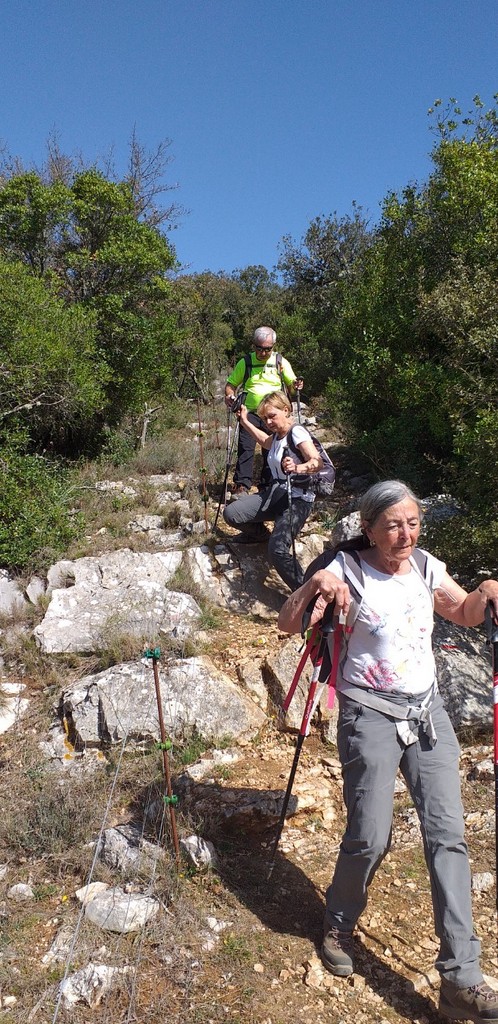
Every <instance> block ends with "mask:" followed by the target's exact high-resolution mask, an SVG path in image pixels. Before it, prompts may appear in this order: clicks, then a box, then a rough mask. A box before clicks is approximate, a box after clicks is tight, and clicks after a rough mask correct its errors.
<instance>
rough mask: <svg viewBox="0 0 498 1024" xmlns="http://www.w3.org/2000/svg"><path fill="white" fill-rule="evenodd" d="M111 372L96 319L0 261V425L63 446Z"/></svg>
mask: <svg viewBox="0 0 498 1024" xmlns="http://www.w3.org/2000/svg"><path fill="white" fill-rule="evenodd" d="M107 379H108V372H107V370H106V366H105V364H104V363H103V361H102V360H101V359H99V357H98V354H97V351H96V339H95V318H94V316H93V315H92V314H91V313H90V312H89V311H86V310H84V309H82V308H81V307H78V306H73V307H69V308H68V307H67V306H66V305H65V304H64V302H63V301H62V300H61V299H58V298H56V296H55V295H54V294H53V293H52V290H51V289H50V288H49V287H47V286H46V285H45V284H44V283H43V282H42V281H41V280H39V279H36V278H34V277H33V276H32V275H31V274H30V273H29V271H28V270H27V269H26V268H25V267H24V266H23V265H22V264H21V263H10V262H8V261H7V260H5V259H2V258H0V421H1V422H2V427H3V429H4V430H5V429H10V428H13V427H15V426H16V424H19V423H22V424H23V425H24V428H25V429H27V430H29V433H30V435H31V437H32V439H33V440H38V441H42V442H45V443H46V444H50V445H51V446H52V448H55V449H57V448H58V449H61V448H64V447H66V448H67V447H68V446H69V445H70V444H71V441H72V439H74V438H75V437H77V436H78V435H79V434H82V433H84V432H85V430H86V429H87V426H88V422H89V421H91V420H92V418H93V417H94V416H95V415H96V414H97V413H99V412H100V410H101V408H102V405H103V401H104V389H105V384H106V380H107Z"/></svg>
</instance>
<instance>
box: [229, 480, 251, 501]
mask: <svg viewBox="0 0 498 1024" xmlns="http://www.w3.org/2000/svg"><path fill="white" fill-rule="evenodd" d="M244 494H249V490H248V488H247V487H244V484H237V486H236V487H233V488H232V491H231V494H230V501H237V498H243V497H244Z"/></svg>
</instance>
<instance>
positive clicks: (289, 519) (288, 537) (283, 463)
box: [223, 391, 323, 590]
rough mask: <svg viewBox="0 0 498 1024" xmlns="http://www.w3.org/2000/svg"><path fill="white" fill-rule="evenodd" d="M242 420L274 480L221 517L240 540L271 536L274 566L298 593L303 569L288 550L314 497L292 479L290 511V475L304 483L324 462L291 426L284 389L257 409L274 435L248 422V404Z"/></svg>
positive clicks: (301, 431) (304, 436)
mask: <svg viewBox="0 0 498 1024" xmlns="http://www.w3.org/2000/svg"><path fill="white" fill-rule="evenodd" d="M239 416H240V422H241V423H242V424H243V425H244V427H245V429H246V430H247V431H248V432H249V433H250V434H252V435H253V437H254V438H255V439H256V441H259V443H260V445H261V447H262V448H265V449H266V450H267V451H268V468H269V470H270V472H271V477H272V482H271V484H270V485H269V486H268V487H266V488H265V489H264V490H262V491H260V492H259V493H258V494H245V495H243V496H242V497H241V498H239V499H238V501H235V502H233V503H232V504H230V505H227V506H226V507H225V510H224V512H223V517H224V519H225V521H226V522H227V523H228V525H229V526H234V527H237V528H238V529H240V530H241V533H242V536H241V537H239V538H237V540H238V541H239V542H240V543H258V542H259V543H260V542H261V541H264V540H266V539H267V538H268V554H269V557H270V562H271V564H272V565H273V566H274V567H275V569H276V570H277V572H278V573H279V575H280V576H281V577H282V579H283V580H284V582H285V583H287V585H288V586H289V587H290V589H291V590H295V589H296V587H299V586H301V583H302V582H303V570H302V568H301V566H300V565H299V563H298V562H297V560H296V559H295V557H293V555H291V554H290V548H291V545H293V543H294V540H295V539H296V537H297V535H298V533H299V531H300V530H301V529H302V527H303V526H304V523H305V522H306V520H307V518H308V516H309V514H310V512H311V510H312V508H313V501H314V498H315V495H314V493H313V492H312V491H311V490H306V489H303V488H300V487H298V481H296V480H294V481H293V482H292V486H291V492H290V500H291V504H292V508H290V507H289V495H288V488H287V483H286V481H287V474H288V473H292V474H293V476H301V479H303V480H304V477H305V476H308V475H309V474H310V473H315V472H316V471H317V470H319V469H322V467H323V460H322V457H321V455H319V453H318V452H317V450H316V448H315V446H314V444H313V441H312V440H311V436H310V434H309V433H308V431H307V430H306V429H305V428H304V427H302V426H300V425H299V424H296V425H293V419H292V406H291V403H290V401H289V399H288V398H287V396H286V395H284V394H283V393H282V392H281V391H274V392H273V393H272V394H270V395H267V396H266V398H264V399H263V401H262V402H261V404H260V405H259V406H258V416H259V417H260V418H261V420H262V421H263V422H264V423H265V424H266V426H267V428H268V430H270V431H271V433H270V434H265V433H263V431H262V430H259V428H258V427H255V426H254V424H253V423H251V422H250V420H249V419H248V413H247V409H246V407H245V406H244V405H243V406H242V407H241V409H240V412H239ZM290 430H292V436H293V440H294V443H295V445H296V447H297V449H298V451H299V454H300V455H301V456H302V461H296V460H295V459H294V458H293V457H292V456H288V455H287V454H286V447H287V444H288V442H287V435H288V433H289V431H290ZM271 520H274V522H275V526H274V528H273V532H272V533H271V534H270V533H269V532H268V531H267V530H266V529H265V527H264V525H263V524H264V523H265V522H266V521H271Z"/></svg>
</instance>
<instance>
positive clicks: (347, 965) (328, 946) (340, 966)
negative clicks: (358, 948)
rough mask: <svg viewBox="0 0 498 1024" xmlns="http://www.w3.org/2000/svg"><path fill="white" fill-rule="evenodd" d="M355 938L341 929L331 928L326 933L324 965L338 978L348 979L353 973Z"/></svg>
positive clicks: (323, 955)
mask: <svg viewBox="0 0 498 1024" xmlns="http://www.w3.org/2000/svg"><path fill="white" fill-rule="evenodd" d="M352 954H353V936H352V933H351V932H341V931H340V930H339V928H330V929H329V931H328V932H325V935H324V937H323V943H322V963H323V966H324V967H326V968H327V970H328V971H330V973H331V974H335V975H337V977H338V978H347V977H348V975H349V974H352V973H353V956H352Z"/></svg>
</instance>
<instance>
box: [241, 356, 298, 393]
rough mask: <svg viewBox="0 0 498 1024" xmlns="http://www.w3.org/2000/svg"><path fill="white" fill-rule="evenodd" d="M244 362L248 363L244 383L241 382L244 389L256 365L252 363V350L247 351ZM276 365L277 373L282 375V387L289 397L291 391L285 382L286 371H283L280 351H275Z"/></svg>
mask: <svg viewBox="0 0 498 1024" xmlns="http://www.w3.org/2000/svg"><path fill="white" fill-rule="evenodd" d="M244 362H245V364H246V369H245V373H244V380H243V381H242V384H241V388H242V390H243V389H244V384H245V383H246V381H247V380H249V377H250V376H251V374H252V371H253V369H254V367H253V365H252V355H251V353H250V352H247V353H246V355H245V356H244ZM275 367H276V370H277V373H278V375H279V377H280V388H281V390H282V391H283V392H284V395H287V397H289V393H288V390H287V385H286V384H285V381H284V377H283V373H284V371H283V367H282V356H281V354H280V352H275Z"/></svg>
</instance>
